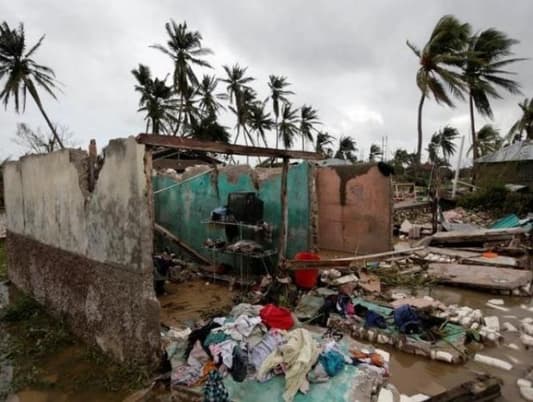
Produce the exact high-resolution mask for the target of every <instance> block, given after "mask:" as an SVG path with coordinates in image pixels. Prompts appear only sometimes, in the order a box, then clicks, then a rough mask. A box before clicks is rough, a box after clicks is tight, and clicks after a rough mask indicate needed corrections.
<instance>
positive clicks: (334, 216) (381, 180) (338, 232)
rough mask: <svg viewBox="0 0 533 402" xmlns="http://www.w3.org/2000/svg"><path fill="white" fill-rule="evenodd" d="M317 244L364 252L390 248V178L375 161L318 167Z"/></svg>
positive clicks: (323, 246) (324, 247)
mask: <svg viewBox="0 0 533 402" xmlns="http://www.w3.org/2000/svg"><path fill="white" fill-rule="evenodd" d="M316 183H317V184H316V185H317V196H318V221H319V223H318V246H319V248H320V249H326V250H336V251H343V252H348V253H354V252H355V253H357V254H367V253H379V252H382V251H387V250H390V249H391V247H392V198H391V195H392V193H391V191H392V190H391V178H390V177H388V176H385V175H384V174H382V173H381V172H380V170H379V169H378V167H377V165H376V164H357V165H342V166H332V167H318V168H317V178H316Z"/></svg>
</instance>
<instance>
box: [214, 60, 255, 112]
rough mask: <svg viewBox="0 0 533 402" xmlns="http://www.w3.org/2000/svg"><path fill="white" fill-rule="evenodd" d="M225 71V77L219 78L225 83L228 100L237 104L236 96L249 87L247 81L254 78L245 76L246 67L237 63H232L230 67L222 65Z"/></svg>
mask: <svg viewBox="0 0 533 402" xmlns="http://www.w3.org/2000/svg"><path fill="white" fill-rule="evenodd" d="M223 67H224V71H225V72H226V76H227V77H226V78H224V79H221V81H222V82H225V83H226V84H228V85H227V87H226V90H227V92H228V96H229V101H230V103H231V102H234V104H235V106H237V102H238V98H239V96H240V95H241V93H242V92H243V91H244V90H245V89H250V86H249V85H248V83H250V82H252V81H253V80H254V78H252V77H247V76H246V70H248V67H241V66H239V64H234V65H233V66H232V67H229V66H223Z"/></svg>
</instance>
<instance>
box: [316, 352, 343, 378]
mask: <svg viewBox="0 0 533 402" xmlns="http://www.w3.org/2000/svg"><path fill="white" fill-rule="evenodd" d="M318 361H319V363H320V364H321V365H322V366H323V367H324V370H325V371H326V373H327V375H328V376H330V377H335V376H336V375H337V374H339V373H340V372H341V371H342V369H343V368H344V355H343V354H342V353H339V352H337V351H336V350H330V351H328V352H326V353H322V354H321V355H320V357H319V358H318Z"/></svg>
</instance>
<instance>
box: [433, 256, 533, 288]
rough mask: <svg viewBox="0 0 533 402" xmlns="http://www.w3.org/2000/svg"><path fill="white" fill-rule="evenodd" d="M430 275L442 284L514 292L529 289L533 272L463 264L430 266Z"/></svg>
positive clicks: (436, 264) (434, 264)
mask: <svg viewBox="0 0 533 402" xmlns="http://www.w3.org/2000/svg"><path fill="white" fill-rule="evenodd" d="M427 272H428V274H429V275H430V276H431V277H433V278H435V279H437V280H438V281H439V282H441V283H446V284H449V285H460V286H466V287H471V288H479V289H494V290H513V289H517V288H521V287H528V286H529V284H530V283H531V280H532V279H533V274H532V273H531V271H526V270H519V269H509V268H497V267H486V266H481V265H463V264H441V263H433V264H429V268H428V271H427Z"/></svg>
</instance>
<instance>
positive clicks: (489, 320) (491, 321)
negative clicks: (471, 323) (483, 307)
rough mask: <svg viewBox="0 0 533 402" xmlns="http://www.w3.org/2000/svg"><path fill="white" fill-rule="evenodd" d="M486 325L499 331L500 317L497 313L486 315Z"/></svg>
mask: <svg viewBox="0 0 533 402" xmlns="http://www.w3.org/2000/svg"><path fill="white" fill-rule="evenodd" d="M484 319H485V325H486V326H487V327H488V328H490V329H493V330H495V331H499V330H500V320H499V319H498V317H496V316H495V315H492V316H485V318H484Z"/></svg>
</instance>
